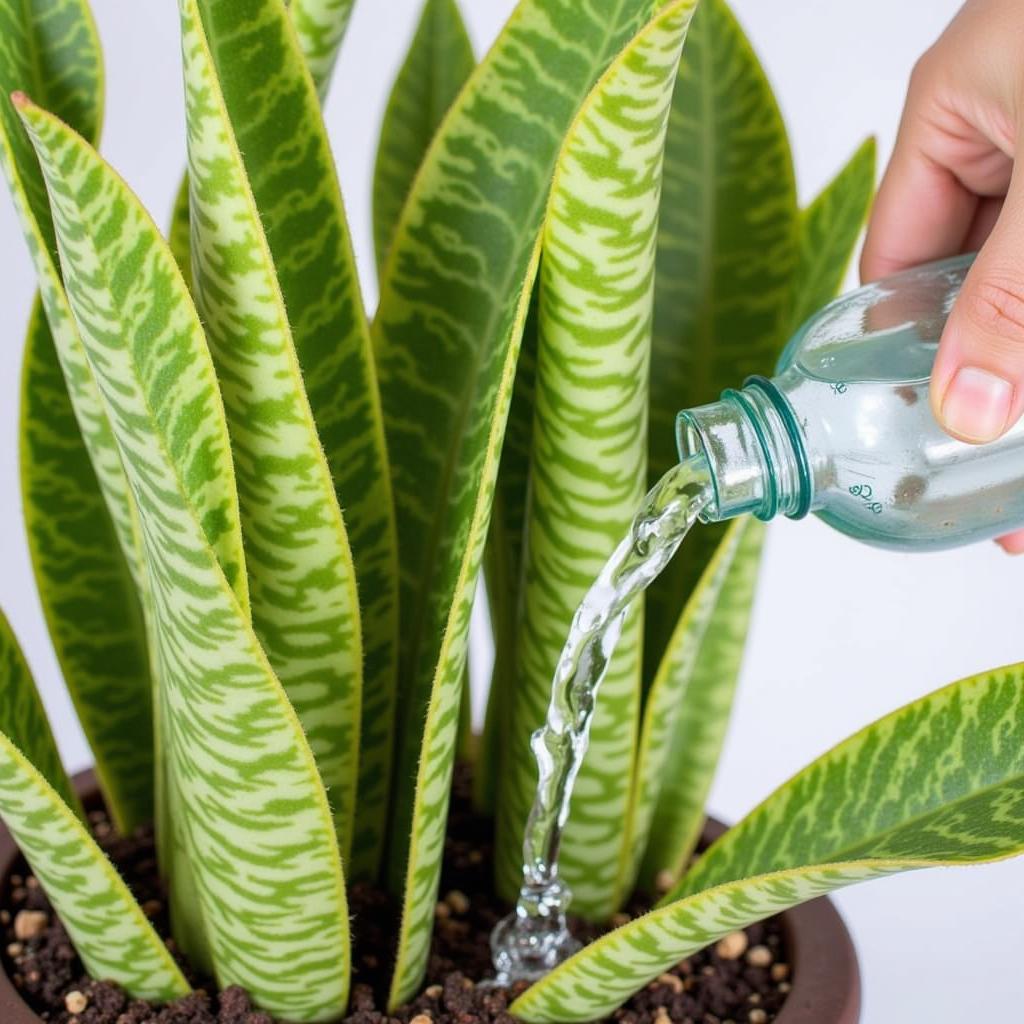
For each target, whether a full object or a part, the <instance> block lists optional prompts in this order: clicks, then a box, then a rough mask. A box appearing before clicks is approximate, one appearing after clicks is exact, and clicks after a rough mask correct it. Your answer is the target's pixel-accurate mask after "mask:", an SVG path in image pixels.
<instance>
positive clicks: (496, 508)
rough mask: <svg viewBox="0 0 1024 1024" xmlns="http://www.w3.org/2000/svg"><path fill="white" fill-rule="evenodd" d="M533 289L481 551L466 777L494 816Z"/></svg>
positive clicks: (525, 473)
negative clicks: (484, 616) (471, 742)
mask: <svg viewBox="0 0 1024 1024" xmlns="http://www.w3.org/2000/svg"><path fill="white" fill-rule="evenodd" d="M538 294H539V288H538V287H537V284H536V283H535V284H534V289H533V294H532V297H531V299H530V309H529V312H528V313H527V316H526V323H525V325H524V327H523V339H522V343H521V347H520V350H519V361H518V364H517V365H516V378H515V384H514V385H513V387H512V401H511V404H510V405H509V410H508V423H507V424H506V426H505V441H504V444H503V446H502V449H501V464H500V466H499V467H498V482H497V485H496V486H495V490H494V503H493V505H492V507H491V523H490V529H489V532H488V535H487V547H486V548H485V550H484V582H485V583H486V585H487V606H488V609H489V611H490V615H491V629H492V633H493V636H494V667H493V669H492V671H491V683H490V688H489V690H488V695H487V713H486V718H485V719H484V730H483V734H482V736H481V737H480V750H479V752H478V756H477V763H476V765H475V766H474V770H473V799H474V801H475V803H476V806H477V808H478V809H479V810H480V811H481V812H482V813H486V814H489V815H491V816H493V815H494V810H495V805H496V800H497V788H498V777H499V774H500V772H501V766H502V764H503V763H504V757H505V747H506V743H507V740H508V738H509V729H508V723H509V722H510V720H511V713H512V698H513V688H514V686H515V680H516V677H515V672H516V643H517V641H518V630H519V616H520V612H521V610H522V589H523V572H522V568H523V557H522V549H523V531H524V529H525V527H526V506H527V494H528V487H529V479H530V450H531V448H532V447H533V406H534V401H535V396H536V387H537V335H538V333H539V330H540V327H539V319H540V309H539V305H538Z"/></svg>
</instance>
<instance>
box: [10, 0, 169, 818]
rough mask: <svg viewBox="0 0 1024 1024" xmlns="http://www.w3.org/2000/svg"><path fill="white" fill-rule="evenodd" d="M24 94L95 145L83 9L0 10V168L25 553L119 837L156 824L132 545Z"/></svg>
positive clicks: (89, 40) (35, 3)
mask: <svg viewBox="0 0 1024 1024" xmlns="http://www.w3.org/2000/svg"><path fill="white" fill-rule="evenodd" d="M21 88H31V89H32V90H33V91H34V92H35V94H36V95H37V96H39V97H40V99H41V101H42V102H44V103H46V104H47V105H49V106H51V107H53V109H55V110H56V111H57V112H58V113H59V114H60V115H61V116H63V117H64V118H65V119H66V120H67V121H68V122H69V123H70V124H72V125H74V126H75V127H76V128H78V129H79V130H80V131H81V133H82V134H84V135H85V136H86V137H87V138H92V139H94V138H95V137H96V135H97V133H98V132H99V125H100V120H101V117H102V103H103V69H102V58H101V56H100V50H99V42H98V40H97V38H96V33H95V27H94V25H93V22H92V17H91V14H90V12H89V9H88V6H87V4H86V3H84V2H77V0H60V2H55V0H32V2H30V3H23V2H20V0H19V2H17V3H15V2H13V0H2V2H0V95H2V97H3V99H2V101H0V163H2V164H3V167H4V171H5V173H6V176H7V178H8V181H9V184H10V185H11V189H12V193H13V195H14V199H15V206H16V208H17V210H18V213H19V215H20V217H21V220H22V224H23V227H24V230H25V233H26V237H27V238H28V240H29V247H30V250H31V251H32V253H33V256H34V261H35V264H36V268H37V271H38V273H39V277H40V284H41V286H42V289H43V292H42V298H43V302H44V304H45V310H46V317H45V318H44V317H43V316H42V315H41V312H40V311H39V310H38V307H37V308H36V309H34V311H33V314H32V319H31V322H30V324H29V331H28V337H27V339H26V354H25V357H24V361H23V374H22V389H21V418H20V423H19V431H20V444H21V459H20V477H21V490H22V501H23V504H24V513H25V522H26V526H27V531H28V547H29V554H30V557H31V559H32V567H33V571H34V574H35V578H36V583H37V586H38V590H39V595H40V598H41V601H42V605H43V612H44V614H45V616H46V621H47V626H48V628H49V631H50V637H51V639H52V641H53V646H54V648H55V650H56V653H57V657H58V660H59V662H60V666H61V670H62V672H63V675H64V680H65V682H66V684H67V687H68V690H69V692H70V694H71V698H72V700H73V701H74V704H75V708H76V710H77V711H78V715H79V718H80V720H81V722H82V726H83V729H84V731H85V734H86V737H87V739H88V740H89V743H90V746H91V747H92V750H93V755H94V757H95V759H96V770H97V775H98V778H99V781H100V785H101V787H102V789H103V792H104V795H105V797H106V800H107V806H108V808H109V810H110V812H111V815H112V816H113V819H114V822H115V824H116V825H117V826H118V828H120V829H121V830H123V831H129V830H131V829H132V828H134V827H135V826H136V825H138V824H140V823H141V822H143V821H146V820H151V819H152V817H153V771H154V768H153V750H152V743H151V742H150V739H151V737H152V725H151V721H150V688H151V684H150V680H149V670H148V658H147V654H146V644H145V637H144V633H143V630H142V622H141V618H140V615H139V609H138V598H137V596H136V594H135V585H136V584H140V583H142V568H141V558H140V555H139V540H138V537H137V533H136V528H135V523H134V518H133V509H132V507H131V502H130V500H129V498H128V490H127V486H126V484H125V481H124V474H123V471H122V469H121V465H120V460H119V458H118V456H117V452H116V450H115V448H114V443H113V439H112V438H111V436H110V430H109V427H108V425H107V423H106V418H105V416H104V414H103V412H102V407H101V405H100V402H99V396H98V395H97V393H96V389H95V385H94V383H93V381H92V379H91V375H90V372H89V369H88V366H87V364H86V361H85V357H84V354H83V353H82V351H81V343H80V342H79V340H78V337H77V332H76V330H75V327H74V323H73V321H72V318H71V314H70V311H69V310H68V306H67V300H66V298H65V296H64V289H63V284H62V283H61V279H60V271H59V268H58V267H57V266H56V264H55V262H54V256H53V253H54V252H55V248H56V247H55V244H54V242H53V226H52V224H51V222H50V212H49V209H48V207H47V203H46V193H45V187H44V185H43V181H42V177H41V175H40V173H39V167H38V164H37V162H36V159H35V155H34V154H33V152H32V148H31V146H30V145H29V143H28V140H27V139H26V138H25V133H24V131H23V130H22V127H21V125H20V124H19V123H18V120H17V117H16V116H15V113H14V109H13V107H11V105H10V104H9V102H8V101H7V95H8V94H9V93H10V92H12V91H13V90H15V89H21ZM47 320H49V322H50V325H52V326H48V324H47ZM97 476H98V477H99V479H100V480H101V481H103V483H104V488H103V491H102V492H101V489H100V487H99V484H98V482H97ZM104 495H106V501H105V500H104ZM126 559H127V561H126Z"/></svg>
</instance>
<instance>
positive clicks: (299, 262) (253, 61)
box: [199, 0, 398, 877]
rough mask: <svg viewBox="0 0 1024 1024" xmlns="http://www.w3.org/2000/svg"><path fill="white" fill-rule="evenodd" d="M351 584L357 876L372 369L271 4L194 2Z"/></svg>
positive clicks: (350, 272)
mask: <svg viewBox="0 0 1024 1024" xmlns="http://www.w3.org/2000/svg"><path fill="white" fill-rule="evenodd" d="M199 10H200V12H201V14H202V18H203V25H204V27H205V30H206V37H207V41H208V43H209V48H210V55H211V57H212V59H213V62H214V65H215V66H216V67H217V69H218V76H219V81H220V88H221V95H222V96H223V99H224V106H225V110H226V112H227V116H228V118H229V120H230V122H231V125H232V128H233V130H234V135H235V139H236V141H237V144H238V149H239V152H240V153H241V154H242V158H243V162H244V166H245V171H246V175H247V178H248V183H249V188H250V190H251V192H252V197H253V200H254V201H255V204H256V209H257V210H258V211H259V217H260V220H261V222H262V225H263V230H264V232H265V234H266V241H267V247H268V249H269V252H270V257H271V259H272V260H273V265H274V268H275V271H276V275H277V280H278V285H279V287H280V290H281V297H282V299H283V301H284V306H285V309H286V310H287V311H288V318H289V325H290V327H291V332H292V340H293V342H294V345H295V351H296V354H297V355H298V360H299V368H300V370H301V373H302V379H303V381H304V382H305V387H306V396H307V398H308V400H309V405H310V408H311V409H312V412H313V418H314V421H315V424H316V428H317V433H318V434H319V437H320V440H321V443H322V445H323V449H324V455H325V456H326V458H327V465H328V466H329V467H330V470H331V475H332V477H333V479H334V484H335V489H336V491H337V494H338V498H339V501H340V504H341V507H342V509H344V512H345V524H346V527H347V529H348V537H349V543H350V544H351V546H352V555H353V559H354V561H355V567H356V577H357V579H358V580H359V598H360V609H361V616H362V632H363V652H364V669H363V679H364V684H365V685H364V689H363V694H364V699H363V713H362V727H361V733H362V737H363V742H362V747H361V752H362V753H361V757H360V769H359V783H358V786H359V788H358V800H357V806H358V812H357V819H356V828H355V832H354V843H353V848H352V860H351V873H352V874H353V876H354V877H358V876H363V875H371V876H372V875H373V874H374V873H375V872H376V867H377V863H378V859H379V855H380V851H381V847H382V844H383V838H384V825H385V820H386V813H387V799H388V791H389V786H390V771H389V769H390V764H391V743H392V731H393V720H394V706H395V703H394V700H395V694H394V690H395V658H396V647H397V632H396V630H397V621H396V620H397V614H398V610H397V609H398V601H397V597H396V588H397V578H398V570H397V567H396V566H397V562H396V559H397V554H396V550H395V544H396V541H395V537H394V510H393V502H392V498H391V490H390V474H389V469H388V459H387V455H386V452H385V447H384V433H383V425H382V421H381V412H380V399H379V393H378V388H377V381H376V370H375V367H374V364H373V354H372V350H371V347H370V336H369V328H368V326H367V323H366V317H365V314H364V311H363V305H362V298H361V296H360V293H359V282H358V279H357V277H356V268H355V258H354V256H353V254H352V246H351V239H350V237H349V230H348V224H347V222H346V219H345V210H344V207H343V205H342V200H341V191H340V188H339V185H338V177H337V173H336V170H335V167H334V160H333V158H332V156H331V150H330V146H329V144H328V141H327V132H326V129H325V128H324V123H323V117H322V115H321V112H320V104H319V101H318V99H317V95H316V92H315V90H314V88H313V84H312V80H311V78H310V76H309V73H308V71H307V70H306V68H305V65H304V61H303V57H302V53H301V51H300V50H299V48H298V45H297V43H296V40H295V33H294V31H293V29H292V27H291V24H290V22H289V20H288V18H287V17H286V16H285V14H284V8H283V7H282V5H281V3H280V0H201V2H200V3H199Z"/></svg>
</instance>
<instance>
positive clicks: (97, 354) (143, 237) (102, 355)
mask: <svg viewBox="0 0 1024 1024" xmlns="http://www.w3.org/2000/svg"><path fill="white" fill-rule="evenodd" d="M19 107H20V110H21V114H22V118H23V120H24V121H25V123H26V125H27V126H28V128H29V130H30V134H31V137H32V140H33V142H34V144H35V147H36V152H37V153H38V154H39V157H40V162H41V164H42V167H43V171H44V174H45V176H46V181H47V186H48V189H49V193H50V198H51V206H52V209H53V213H54V222H55V225H56V229H57V238H58V243H59V246H60V255H61V263H62V266H63V268H64V274H65V281H66V283H67V288H68V296H69V299H70V301H71V304H72V308H73V310H74V314H75V319H76V322H77V323H78V326H79V330H80V332H81V337H82V341H83V343H84V345H85V349H86V352H87V355H88V359H89V364H90V366H91V367H92V369H93V372H94V374H95V376H96V379H97V383H98V384H99V387H100V391H101V394H102V398H103V401H104V406H105V408H106V410H107V412H108V415H109V416H110V423H111V427H112V429H113V432H114V436H115V438H116V441H117V444H118V449H119V451H120V453H121V457H122V461H123V463H124V466H125V471H126V473H127V477H128V481H129V484H130V486H131V489H132V496H133V498H134V499H135V502H136V505H137V507H138V510H139V517H140V523H141V526H142V536H143V542H144V545H145V553H146V562H147V569H148V573H149V580H150V593H151V600H152V607H153V616H154V623H155V628H154V631H153V632H154V635H155V637H156V640H157V643H156V656H157V666H158V678H159V680H160V685H161V695H162V702H161V703H162V707H163V708H165V709H166V712H162V714H163V713H166V716H167V720H168V721H167V725H168V728H167V736H168V737H169V740H170V745H169V749H168V750H167V756H168V758H169V763H170V767H171V771H170V776H171V778H172V779H173V780H174V781H175V783H176V784H177V785H178V787H179V792H180V796H181V804H180V811H181V815H180V817H179V819H178V825H179V827H180V828H181V830H182V834H183V836H184V840H185V843H186V845H187V852H188V857H189V861H190V863H191V865H192V868H193V871H194V882H195V885H196V890H197V895H198V898H199V901H200V903H201V906H202V912H203V917H204V918H205V921H206V924H207V931H208V937H209V941H210V949H211V953H212V958H213V961H214V966H215V969H216V975H217V980H218V982H219V983H220V984H221V985H222V986H225V985H230V984H240V985H242V986H244V987H245V988H247V989H248V990H249V991H250V992H251V993H252V995H253V997H254V999H255V1001H256V1002H257V1004H258V1005H259V1006H260V1007H262V1008H264V1009H266V1010H268V1011H269V1012H271V1013H273V1014H275V1015H277V1016H280V1017H283V1018H285V1019H288V1020H293V1021H296V1022H299V1024H307V1022H308V1024H312V1022H317V1021H329V1020H332V1019H334V1018H335V1017H337V1016H340V1015H341V1013H342V1012H343V1011H344V1008H345V1003H346V1000H347V995H348V984H349V936H348V912H347V906H346V899H345V888H344V879H343V876H342V871H341V861H340V856H339V851H338V845H337V839H336V837H335V833H334V828H333V822H332V820H331V814H330V807H329V805H328V800H327V795H326V792H325V790H324V788H323V785H322V783H321V781H320V778H319V775H318V772H317V770H316V765H315V762H314V760H313V755H312V752H311V751H310V749H309V745H308V744H307V743H306V740H305V737H304V736H303V733H302V728H301V725H300V724H299V721H298V718H297V716H296V715H295V713H294V711H293V709H292V708H291V705H290V704H289V703H288V700H287V698H286V697H285V695H284V692H283V690H282V688H281V685H280V683H279V682H278V680H277V679H276V677H275V676H274V674H273V671H272V670H271V668H270V665H269V664H268V662H267V660H266V657H265V655H264V654H263V651H262V649H261V647H260V644H259V641H258V640H257V639H256V636H255V634H254V633H253V631H252V629H251V627H250V625H249V622H248V618H247V616H246V614H245V611H244V609H243V608H242V606H241V605H240V603H239V602H238V600H237V598H236V597H235V595H234V594H233V593H232V591H231V588H230V586H229V585H228V581H227V579H226V577H225V574H224V572H223V571H222V569H221V566H220V565H219V564H218V561H217V559H216V557H215V554H214V551H213V550H212V548H211V547H210V545H209V543H208V536H209V533H210V529H209V523H210V521H211V520H213V519H217V520H219V522H220V523H221V527H222V531H221V536H223V530H224V527H226V526H228V525H234V531H233V532H234V533H236V534H237V532H238V530H237V523H236V521H235V516H234V513H233V509H232V507H231V500H230V498H229V495H230V494H231V493H232V492H233V490H234V486H233V485H234V478H233V473H232V469H231V461H230V454H229V451H228V440H227V429H226V425H225V422H224V417H223V410H222V408H221V405H220V398H219V395H218V393H217V387H216V380H215V377H214V373H213V366H212V363H211V361H210V357H209V353H208V350H207V349H206V345H205V340H204V338H203V334H202V330H201V328H200V326H199V320H198V317H197V316H196V313H195V310H194V308H193V307H192V304H191V299H190V297H189V294H188V290H187V288H186V287H185V283H184V281H183V280H182V278H181V276H180V274H179V272H178V270H177V267H176V265H175V263H174V260H173V257H172V256H171V253H170V250H169V249H168V248H167V246H166V245H165V244H164V242H163V240H162V239H161V237H160V235H159V232H158V231H157V229H156V226H155V225H154V224H153V223H152V222H151V221H150V220H149V218H148V216H147V215H146V213H145V211H144V210H143V209H142V207H141V205H140V204H139V202H138V200H137V199H136V198H135V197H134V196H133V195H132V194H131V193H130V192H129V191H128V189H127V186H125V184H124V183H123V182H122V181H121V179H120V178H119V177H118V176H117V175H116V174H114V173H113V172H112V171H111V170H110V169H109V168H108V167H107V165H106V164H104V163H103V162H102V160H101V159H100V157H99V156H98V155H97V154H96V153H95V152H94V151H93V150H92V149H91V148H90V147H89V146H88V145H87V144H86V143H85V142H84V141H83V140H82V139H80V138H79V137H78V136H76V135H74V134H73V133H72V132H70V131H69V130H68V129H67V128H66V127H65V126H64V125H63V124H62V123H61V122H59V121H58V120H56V119H55V118H54V117H52V116H51V115H49V114H46V113H45V112H44V111H41V110H40V109H39V108H37V107H35V106H33V105H31V104H30V103H29V102H28V101H27V100H25V99H24V98H21V99H20V100H19ZM112 213H116V217H115V218H113V219H112V216H111V215H112ZM196 478H200V479H198V480H197V479H196ZM198 483H201V484H202V486H196V484H198ZM190 485H191V486H190ZM201 523H203V524H206V527H207V528H206V530H204V529H203V526H202V525H201Z"/></svg>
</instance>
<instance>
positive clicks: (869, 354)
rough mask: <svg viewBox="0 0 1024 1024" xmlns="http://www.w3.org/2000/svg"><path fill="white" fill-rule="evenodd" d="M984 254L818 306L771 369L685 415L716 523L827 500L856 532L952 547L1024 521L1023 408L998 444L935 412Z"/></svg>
mask: <svg viewBox="0 0 1024 1024" xmlns="http://www.w3.org/2000/svg"><path fill="white" fill-rule="evenodd" d="M971 262H972V257H958V258H956V259H953V260H945V261H943V262H941V263H935V264H929V265H928V266H924V267H919V268H917V269H914V270H911V271H908V272H906V273H903V274H899V275H897V276H895V277H892V278H889V279H887V280H884V281H881V282H878V283H876V284H872V285H869V286H867V287H865V288H860V289H858V290H857V291H854V292H851V293H850V294H848V295H846V296H844V297H842V298H840V299H838V300H837V301H836V302H834V303H832V304H831V305H830V306H827V307H826V308H825V309H823V310H822V311H821V312H820V313H818V314H816V315H815V316H813V317H812V318H811V319H810V320H809V321H808V322H807V323H806V324H805V325H804V326H803V327H802V328H801V329H800V331H799V332H798V333H797V334H796V336H795V337H794V338H793V339H792V341H791V342H790V343H789V345H788V346H787V347H786V350H785V352H783V354H782V358H781V359H780V361H779V366H778V368H777V370H776V373H775V376H774V377H772V379H771V380H768V379H766V378H763V377H752V378H750V379H749V380H747V381H746V383H745V386H744V387H743V389H742V390H740V391H732V390H730V391H726V392H725V393H724V394H723V395H722V398H721V400H720V401H718V402H715V403H713V404H711V405H705V406H701V407H699V408H696V409H687V410H684V411H683V412H681V413H680V414H679V417H678V421H677V439H678V443H679V453H680V456H681V457H682V458H688V457H692V456H695V455H698V454H700V453H703V454H704V456H705V457H706V458H707V461H708V462H709V464H710V468H711V475H712V477H713V480H714V491H715V496H714V500H713V501H712V502H711V504H710V506H709V507H708V509H707V510H706V511H705V513H704V514H703V516H702V518H703V519H704V520H705V521H709V522H710V521H714V522H717V521H719V520H723V519H731V518H733V517H735V516H738V515H742V514H744V513H752V514H754V515H756V516H757V517H758V518H759V519H764V520H768V519H771V518H773V517H774V516H776V515H780V514H783V515H787V516H789V517H790V518H792V519H800V518H802V517H803V516H805V515H807V514H808V513H809V512H813V513H815V514H816V515H817V516H819V517H820V518H821V519H823V520H824V521H825V522H827V523H828V524H829V525H830V526H833V527H834V528H835V529H837V530H840V531H841V532H843V533H845V534H848V535H850V536H851V537H855V538H856V539H858V540H862V541H865V542H867V543H869V544H874V545H878V546H880V547H886V548H895V549H899V550H904V551H927V550H939V549H945V548H953V547H957V546H959V545H962V544H970V543H973V542H974V541H979V540H984V539H988V538H992V537H997V536H999V535H1001V534H1004V533H1007V532H1008V531H1010V530H1012V529H1015V528H1017V527H1021V526H1024V420H1022V421H1021V422H1020V423H1017V424H1016V426H1014V427H1013V428H1012V429H1011V430H1010V431H1009V433H1008V434H1006V435H1005V436H1004V437H1003V438H1001V439H1000V440H998V441H994V442H992V443H991V444H986V445H970V444H964V443H962V442H960V441H956V440H954V439H953V438H951V437H950V436H949V435H948V434H946V433H945V432H944V431H943V430H942V428H941V427H940V426H939V424H938V423H937V422H936V420H935V417H934V416H933V414H932V411H931V406H930V405H929V399H928V385H929V379H930V376H931V371H932V364H933V363H934V360H935V353H936V350H937V348H938V343H939V338H940V336H941V334H942V330H943V328H944V326H945V323H946V319H947V317H948V316H949V312H950V310H951V308H952V306H953V303H954V301H955V300H956V297H957V295H958V294H959V292H960V288H961V285H962V284H963V280H964V277H965V276H966V273H967V270H968V269H969V267H970V265H971Z"/></svg>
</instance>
